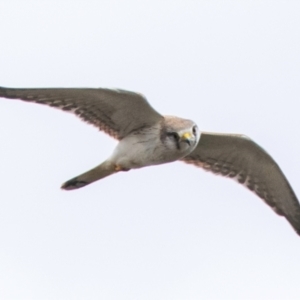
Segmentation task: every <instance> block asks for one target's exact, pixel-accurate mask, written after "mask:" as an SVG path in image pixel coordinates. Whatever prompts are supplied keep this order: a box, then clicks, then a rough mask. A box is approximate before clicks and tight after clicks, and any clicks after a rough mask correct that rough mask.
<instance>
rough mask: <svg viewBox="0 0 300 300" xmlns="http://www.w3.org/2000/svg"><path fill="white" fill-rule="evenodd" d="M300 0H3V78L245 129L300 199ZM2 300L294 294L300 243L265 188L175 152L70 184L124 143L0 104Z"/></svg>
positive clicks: (297, 293) (37, 110)
mask: <svg viewBox="0 0 300 300" xmlns="http://www.w3.org/2000/svg"><path fill="white" fill-rule="evenodd" d="M299 13H300V2H299V1H292V0H290V1H274V0H273V1H214V0H213V1H200V0H199V1H187V0H185V1H162V0H159V1H155V0H151V1H111V0H110V1H61V0H60V1H54V0H51V1H9V0H7V1H5V0H0V37H1V38H0V86H8V87H118V88H122V89H127V90H133V91H137V92H140V93H143V94H144V95H145V96H146V97H147V98H148V100H149V102H150V103H151V105H153V107H154V108H155V109H157V110H158V111H159V112H161V113H163V114H169V115H170V114H173V115H177V116H181V117H185V118H189V119H192V120H194V121H195V122H196V123H197V124H198V126H199V128H200V130H203V131H216V132H225V133H226V132H227V133H243V134H246V135H248V136H249V137H251V138H252V139H254V140H255V141H256V142H257V143H259V144H260V145H261V146H262V147H263V148H264V149H266V150H267V151H268V152H269V153H270V154H271V155H272V156H273V158H274V159H275V160H276V161H277V162H278V164H279V165H280V166H281V168H282V170H283V172H284V173H285V175H286V176H287V178H288V180H289V182H290V183H291V185H292V187H293V189H294V191H295V193H296V194H297V195H299V196H300V181H299V178H300V168H299V166H300V156H299V153H300V143H299V128H300V119H299V110H300V105H299V103H300V102H299V99H300V85H299V82H300V17H299ZM0 140H1V144H0V182H1V189H0V204H1V209H0V298H1V299H37V300H40V299H128V300H129V299H130V300H132V299H146V300H147V299H149V300H152V299H161V300H166V299H171V300H177V299H180V300H181V299H182V300H188V299H299V297H300V279H299V278H300V237H299V236H297V235H296V234H295V232H294V230H293V229H292V227H291V226H290V225H289V224H288V222H287V221H286V220H285V219H284V218H281V217H279V216H277V215H276V214H275V213H274V212H273V211H272V210H271V209H270V208H269V207H267V206H266V205H265V204H264V203H263V202H262V201H261V200H260V199H259V198H258V197H257V196H255V195H254V194H252V193H250V192H249V191H248V190H246V189H245V188H244V187H242V186H240V185H238V184H236V182H234V181H231V180H229V179H225V178H221V177H218V176H215V175H212V174H210V173H207V172H205V171H203V170H201V169H198V168H196V167H193V166H189V165H185V164H183V163H180V162H176V163H172V164H166V165H162V166H156V167H149V168H144V169H141V170H137V171H130V172H128V173H122V174H117V175H114V176H111V177H108V178H106V179H103V180H102V181H99V182H96V183H94V184H92V185H90V186H87V187H85V188H83V189H80V190H77V191H72V192H66V191H62V190H60V188H59V187H60V185H61V184H62V183H63V182H64V181H66V180H68V179H70V178H72V177H74V176H76V175H78V174H80V173H82V172H84V171H86V170H88V169H90V168H92V167H94V166H96V165H97V164H99V163H100V162H102V161H103V160H105V159H106V158H107V157H108V156H109V155H110V154H111V152H112V151H113V149H114V147H115V145H116V141H114V140H112V139H111V138H110V137H108V136H106V135H105V134H104V133H101V132H99V131H97V129H95V128H93V127H92V126H89V125H86V124H85V123H83V122H81V121H80V120H79V119H78V118H76V117H75V116H73V115H71V114H66V113H64V112H61V111H57V110H55V109H51V108H48V107H43V106H39V105H37V104H28V103H23V102H21V101H14V100H8V99H2V98H1V99H0Z"/></svg>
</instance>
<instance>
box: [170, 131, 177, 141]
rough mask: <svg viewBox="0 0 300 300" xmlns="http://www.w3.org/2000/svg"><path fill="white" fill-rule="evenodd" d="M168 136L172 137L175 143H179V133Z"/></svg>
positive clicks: (171, 133)
mask: <svg viewBox="0 0 300 300" xmlns="http://www.w3.org/2000/svg"><path fill="white" fill-rule="evenodd" d="M168 136H171V137H172V138H173V139H174V140H175V141H179V135H178V133H177V132H168Z"/></svg>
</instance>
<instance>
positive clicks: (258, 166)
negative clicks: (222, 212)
mask: <svg viewBox="0 0 300 300" xmlns="http://www.w3.org/2000/svg"><path fill="white" fill-rule="evenodd" d="M182 160H183V161H184V162H186V163H189V164H194V165H196V166H198V167H201V168H203V169H205V170H207V171H211V172H213V173H215V174H219V175H223V176H225V177H229V178H233V179H236V180H237V181H238V182H239V183H241V184H243V185H244V186H246V187H247V188H249V189H250V190H251V191H253V192H254V193H256V194H257V195H258V196H259V197H260V198H262V199H263V200H264V201H265V202H266V203H267V204H268V205H269V206H271V207H272V208H273V209H274V211H275V212H277V213H278V214H279V215H281V216H284V217H285V218H286V219H287V220H288V221H289V222H290V224H291V225H292V226H293V227H294V229H295V230H296V232H297V233H298V234H299V235H300V205H299V202H298V200H297V197H296V195H295V193H294V191H293V190H292V188H291V186H290V184H289V182H288V181H287V179H286V177H285V176H284V174H283V172H282V171H281V169H280V168H279V166H278V165H277V163H276V162H275V161H274V160H273V159H272V157H271V156H270V155H269V154H268V153H267V152H266V151H264V150H263V149H262V148H261V147H260V146H259V145H257V144H256V143H255V142H253V141H252V140H251V139H249V138H247V137H246V136H243V135H237V134H232V135H231V134H214V133H202V134H201V138H200V141H199V144H198V145H197V147H196V149H195V150H194V151H193V152H192V153H191V154H189V155H188V156H186V157H185V158H183V159H182Z"/></svg>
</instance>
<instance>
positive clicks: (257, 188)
mask: <svg viewBox="0 0 300 300" xmlns="http://www.w3.org/2000/svg"><path fill="white" fill-rule="evenodd" d="M0 97H4V98H16V99H21V100H24V101H28V102H36V103H40V104H46V105H49V106H52V107H56V108H59V109H62V110H64V111H69V112H72V113H74V114H75V115H77V116H79V117H80V118H81V119H82V120H84V121H86V122H88V123H90V124H93V125H94V126H96V127H97V128H99V129H100V130H102V131H104V132H106V133H107V134H109V135H110V136H112V137H114V138H117V139H119V140H122V139H123V138H125V137H126V136H128V135H131V134H138V133H139V132H141V131H143V130H145V129H146V130H147V129H149V128H151V127H153V126H154V127H155V126H158V124H160V123H161V122H162V120H163V119H164V118H163V116H162V115H160V114H159V113H158V112H156V111H155V110H154V109H153V108H152V107H151V106H150V105H149V103H148V102H147V101H146V99H145V98H144V97H143V96H141V95H140V94H136V93H133V92H127V91H122V90H110V89H9V88H0ZM181 160H182V161H184V162H186V163H189V164H194V165H196V166H198V167H201V168H203V169H205V170H207V171H211V172H213V173H215V174H219V175H223V176H225V177H229V178H233V179H236V180H237V181H238V182H240V183H242V184H243V185H245V186H246V187H247V188H249V189H250V190H251V191H253V192H254V193H256V194H257V195H258V196H259V197H260V198H262V199H263V200H264V201H265V202H266V203H267V204H268V205H270V206H271V207H272V208H273V209H274V210H275V211H276V212H277V213H278V214H279V215H282V216H284V217H285V218H286V219H287V220H288V221H289V222H290V224H291V225H292V226H293V228H294V229H295V230H296V231H297V233H298V234H300V206H299V202H298V200H297V197H296V195H295V193H294V192H293V190H292V188H291V186H290V184H289V183H288V181H287V179H286V177H285V176H284V174H283V173H282V171H281V170H280V168H279V166H278V165H277V164H276V162H275V161H274V160H273V159H272V157H271V156H270V155H269V154H268V153H266V152H265V151H264V150H263V149H262V148H261V147H260V146H258V145H257V144H256V143H254V142H253V141H251V140H250V139H248V138H246V137H244V136H242V135H226V134H214V133H202V134H201V139H200V141H199V143H198V145H197V147H196V149H195V150H194V151H193V152H192V153H190V154H188V155H187V156H185V157H184V158H182V159H181Z"/></svg>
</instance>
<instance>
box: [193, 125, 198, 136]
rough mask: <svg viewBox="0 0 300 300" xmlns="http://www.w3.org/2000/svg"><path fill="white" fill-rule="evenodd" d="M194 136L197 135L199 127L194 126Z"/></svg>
mask: <svg viewBox="0 0 300 300" xmlns="http://www.w3.org/2000/svg"><path fill="white" fill-rule="evenodd" d="M193 134H194V136H196V135H197V126H194V127H193Z"/></svg>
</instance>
